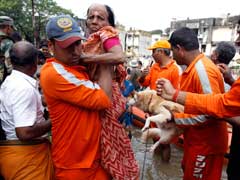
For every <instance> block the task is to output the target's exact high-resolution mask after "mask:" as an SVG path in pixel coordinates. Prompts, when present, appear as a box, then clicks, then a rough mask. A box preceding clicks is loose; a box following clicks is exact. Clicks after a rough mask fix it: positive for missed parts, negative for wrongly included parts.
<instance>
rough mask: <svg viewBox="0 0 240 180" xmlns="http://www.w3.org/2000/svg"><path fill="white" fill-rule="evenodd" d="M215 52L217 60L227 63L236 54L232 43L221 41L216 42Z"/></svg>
mask: <svg viewBox="0 0 240 180" xmlns="http://www.w3.org/2000/svg"><path fill="white" fill-rule="evenodd" d="M215 52H216V53H217V60H218V61H219V62H220V63H224V64H229V62H230V61H231V60H232V58H233V57H234V56H235V54H236V49H235V47H234V46H233V45H232V44H230V43H227V42H224V41H221V42H220V43H218V44H217V47H216V49H215Z"/></svg>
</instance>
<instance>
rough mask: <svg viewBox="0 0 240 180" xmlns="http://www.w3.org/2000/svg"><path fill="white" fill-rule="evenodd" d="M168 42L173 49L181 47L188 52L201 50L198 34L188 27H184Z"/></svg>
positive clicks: (173, 34) (175, 32) (174, 33)
mask: <svg viewBox="0 0 240 180" xmlns="http://www.w3.org/2000/svg"><path fill="white" fill-rule="evenodd" d="M168 41H169V42H170V44H171V46H172V47H177V45H180V46H182V47H183V48H184V49H185V50H187V51H192V50H196V49H199V42H198V38H197V35H196V33H195V32H194V31H193V30H191V29H189V28H187V27H182V28H180V29H177V30H176V31H174V32H173V33H172V35H171V37H170V39H169V40H168Z"/></svg>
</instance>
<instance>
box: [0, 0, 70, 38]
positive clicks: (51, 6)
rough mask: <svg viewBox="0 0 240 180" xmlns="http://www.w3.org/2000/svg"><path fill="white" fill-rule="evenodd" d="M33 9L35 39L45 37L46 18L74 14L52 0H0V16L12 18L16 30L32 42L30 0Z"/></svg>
mask: <svg viewBox="0 0 240 180" xmlns="http://www.w3.org/2000/svg"><path fill="white" fill-rule="evenodd" d="M33 1H34V10H35V26H36V30H35V31H36V32H37V33H35V36H36V37H37V41H39V40H40V39H42V38H45V26H46V23H47V21H48V19H49V18H50V17H52V16H55V15H60V14H69V15H71V16H72V17H73V16H74V14H73V13H72V11H71V10H67V9H64V8H62V7H60V6H58V5H57V3H56V2H55V1H54V0H0V16H9V17H11V18H13V19H14V23H15V26H16V28H17V31H18V32H20V33H21V35H22V36H23V37H24V38H25V39H26V40H28V41H30V42H33V38H34V30H33V25H32V2H33Z"/></svg>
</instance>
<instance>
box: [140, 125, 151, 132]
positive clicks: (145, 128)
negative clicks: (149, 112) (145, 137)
mask: <svg viewBox="0 0 240 180" xmlns="http://www.w3.org/2000/svg"><path fill="white" fill-rule="evenodd" d="M147 129H149V127H147V126H146V127H145V126H144V127H143V128H142V129H141V131H142V132H144V131H146V130H147Z"/></svg>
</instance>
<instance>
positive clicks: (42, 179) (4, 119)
mask: <svg viewBox="0 0 240 180" xmlns="http://www.w3.org/2000/svg"><path fill="white" fill-rule="evenodd" d="M37 55H38V51H37V49H36V48H35V47H34V46H33V45H32V44H31V43H28V42H24V41H20V42H18V43H16V44H14V45H13V47H12V49H11V50H10V59H11V63H12V65H13V71H12V73H11V75H9V76H8V77H7V78H6V79H5V81H4V82H3V84H2V85H1V89H0V102H1V104H0V111H1V113H0V118H1V124H2V128H3V131H4V133H5V135H6V140H2V141H0V174H1V175H2V176H3V177H4V179H15V178H16V177H17V178H18V179H24V180H32V179H37V180H49V179H52V178H53V177H52V174H53V171H52V169H53V168H52V160H51V154H50V144H49V142H48V141H47V140H46V138H44V137H46V133H47V132H48V131H50V129H51V122H50V121H49V120H45V119H44V118H43V107H42V103H41V96H40V94H39V92H38V88H37V81H36V80H35V79H34V78H33V76H34V74H35V72H36V70H37Z"/></svg>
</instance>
